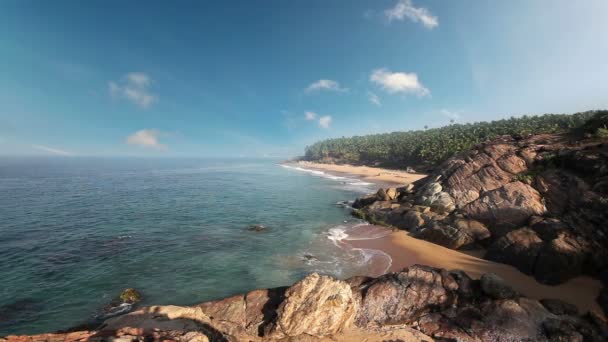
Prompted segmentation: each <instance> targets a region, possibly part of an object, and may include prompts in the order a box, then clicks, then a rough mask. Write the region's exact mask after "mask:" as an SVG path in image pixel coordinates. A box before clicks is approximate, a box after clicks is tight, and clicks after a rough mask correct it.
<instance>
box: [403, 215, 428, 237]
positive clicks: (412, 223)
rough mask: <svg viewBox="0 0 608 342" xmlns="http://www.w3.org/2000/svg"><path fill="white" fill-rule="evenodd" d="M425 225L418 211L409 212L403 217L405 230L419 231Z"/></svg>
mask: <svg viewBox="0 0 608 342" xmlns="http://www.w3.org/2000/svg"><path fill="white" fill-rule="evenodd" d="M423 225H424V219H423V218H422V214H421V213H420V212H418V211H416V210H409V211H408V212H406V213H405V214H404V215H403V228H404V229H405V230H407V231H410V232H416V231H418V230H419V229H420V228H421V227H422V226H423Z"/></svg>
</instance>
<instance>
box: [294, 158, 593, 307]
mask: <svg viewBox="0 0 608 342" xmlns="http://www.w3.org/2000/svg"><path fill="white" fill-rule="evenodd" d="M292 164H293V163H292ZM295 164H296V165H298V166H299V167H302V168H306V169H312V170H323V171H328V172H330V173H332V174H338V173H340V174H350V175H355V176H359V177H362V178H361V179H362V180H365V181H370V182H372V183H375V184H377V185H379V186H380V185H381V184H382V183H394V184H400V185H404V184H408V183H410V182H414V181H416V180H418V179H421V178H424V177H426V175H419V174H410V173H407V172H404V171H396V170H385V169H381V168H374V167H367V166H352V165H333V164H319V163H311V162H302V161H301V162H298V163H295ZM362 228H364V229H359V230H358V231H351V232H349V236H348V237H346V238H344V239H342V240H341V242H342V243H345V244H346V245H347V246H348V247H349V248H353V249H362V250H368V251H376V252H377V253H376V254H375V257H372V259H371V260H370V268H369V271H368V272H367V274H365V275H366V276H372V277H378V276H379V275H381V274H384V273H388V272H398V271H401V270H402V269H403V268H406V267H409V266H413V265H415V264H421V265H428V266H432V267H437V268H444V269H448V270H462V271H464V272H466V273H467V274H468V275H469V276H470V277H471V278H473V279H479V278H480V277H481V275H483V274H484V273H495V274H497V275H499V276H500V277H501V278H503V279H504V280H505V281H506V282H507V283H508V284H510V285H511V286H512V287H513V288H514V289H515V290H516V291H517V292H519V293H521V294H523V295H525V296H526V297H529V298H533V299H538V300H540V299H546V298H551V299H560V300H563V301H565V302H568V303H571V304H574V305H576V306H577V307H578V309H579V310H580V311H581V312H586V311H592V312H594V313H595V314H598V315H600V316H601V317H605V315H604V313H603V310H602V309H601V307H600V305H599V304H598V303H597V301H596V298H597V297H598V295H599V293H600V290H601V288H602V284H601V282H600V281H599V280H596V279H593V278H591V277H587V276H581V277H577V278H574V279H571V280H570V281H568V282H565V283H563V284H560V285H556V286H552V285H545V284H542V283H539V282H538V281H536V280H535V279H534V277H532V276H529V275H526V274H524V273H522V272H521V271H519V270H517V269H516V268H515V267H513V266H510V265H506V264H501V263H497V262H492V261H488V260H485V259H482V256H483V254H484V253H485V251H483V250H474V251H458V250H453V249H449V248H445V247H443V246H440V245H437V244H434V243H431V242H428V241H425V240H420V239H416V238H414V237H412V236H410V235H409V233H407V232H406V231H402V230H397V231H395V230H393V231H391V232H390V233H389V232H387V233H386V234H380V235H381V236H368V237H364V236H365V235H367V234H369V233H370V232H371V235H375V234H377V232H378V230H381V229H386V230H390V228H388V227H382V226H377V225H372V224H369V225H363V226H362ZM353 233H354V235H351V234H353ZM387 258H388V259H389V261H388V263H387V260H386V259H387Z"/></svg>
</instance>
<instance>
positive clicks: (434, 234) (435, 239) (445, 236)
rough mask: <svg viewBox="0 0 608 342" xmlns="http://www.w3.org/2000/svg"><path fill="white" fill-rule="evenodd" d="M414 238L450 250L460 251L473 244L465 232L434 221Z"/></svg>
mask: <svg viewBox="0 0 608 342" xmlns="http://www.w3.org/2000/svg"><path fill="white" fill-rule="evenodd" d="M415 237H416V238H418V239H422V240H426V241H430V242H432V243H435V244H438V245H441V246H444V247H447V248H451V249H460V248H461V247H463V246H467V245H470V244H472V243H473V242H475V240H474V239H473V238H472V237H471V236H470V235H468V234H467V233H466V232H464V231H462V230H460V229H458V228H455V227H453V226H451V225H448V224H444V223H441V222H436V221H434V222H431V223H430V224H428V225H426V226H425V227H424V228H423V229H421V230H420V231H419V232H418V233H417V234H415Z"/></svg>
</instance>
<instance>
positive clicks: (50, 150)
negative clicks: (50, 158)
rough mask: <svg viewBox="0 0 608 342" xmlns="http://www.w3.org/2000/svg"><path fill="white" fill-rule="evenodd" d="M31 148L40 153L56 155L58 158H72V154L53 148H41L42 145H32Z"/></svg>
mask: <svg viewBox="0 0 608 342" xmlns="http://www.w3.org/2000/svg"><path fill="white" fill-rule="evenodd" d="M32 148H35V149H37V150H40V151H44V152H48V153H52V154H57V155H60V156H73V155H74V154H73V153H72V152H68V151H65V150H60V149H58V148H53V147H49V146H43V145H32Z"/></svg>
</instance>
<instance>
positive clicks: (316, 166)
mask: <svg viewBox="0 0 608 342" xmlns="http://www.w3.org/2000/svg"><path fill="white" fill-rule="evenodd" d="M285 164H287V165H290V164H291V165H297V166H300V167H303V168H307V169H313V170H322V171H330V172H337V173H341V174H349V175H354V176H357V177H360V178H361V179H362V180H364V181H369V182H376V183H378V182H384V183H392V184H394V185H405V184H408V183H412V182H415V181H417V180H419V179H422V178H424V177H426V176H427V175H424V174H418V173H408V172H405V171H403V170H390V169H383V168H378V167H370V166H355V165H349V164H343V165H337V164H322V163H313V162H308V161H298V162H289V163H285Z"/></svg>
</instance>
